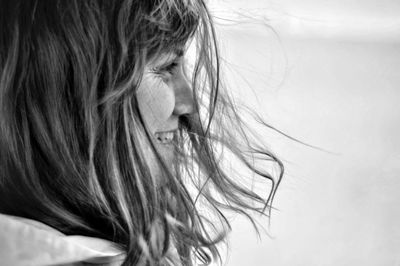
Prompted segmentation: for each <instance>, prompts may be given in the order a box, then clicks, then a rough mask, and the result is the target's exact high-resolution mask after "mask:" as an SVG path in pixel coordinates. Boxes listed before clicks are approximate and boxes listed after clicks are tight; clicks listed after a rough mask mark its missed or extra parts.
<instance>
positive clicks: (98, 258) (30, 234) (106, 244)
mask: <svg viewBox="0 0 400 266" xmlns="http://www.w3.org/2000/svg"><path fill="white" fill-rule="evenodd" d="M0 239H1V241H0V258H1V261H2V263H4V265H15V266H18V265H24V266H25V265H26V266H28V265H54V264H57V265H79V264H80V263H83V264H84V263H85V262H87V263H90V264H95V265H99V264H100V265H113V266H114V265H120V264H121V263H122V261H123V259H124V253H123V252H122V251H121V250H119V249H118V248H117V247H116V246H115V244H114V243H112V242H110V241H107V240H104V239H99V238H92V237H85V236H66V235H64V234H63V233H61V232H59V231H57V230H56V229H54V228H52V227H50V226H47V225H45V224H43V223H40V222H38V221H34V220H29V219H25V218H20V217H15V216H10V215H4V214H0Z"/></svg>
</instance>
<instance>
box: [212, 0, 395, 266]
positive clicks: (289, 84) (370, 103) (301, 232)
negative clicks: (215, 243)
mask: <svg viewBox="0 0 400 266" xmlns="http://www.w3.org/2000/svg"><path fill="white" fill-rule="evenodd" d="M210 2H211V1H210ZM210 4H211V7H212V12H213V14H214V15H215V16H216V17H217V18H218V19H217V23H218V32H219V35H220V42H221V47H222V52H223V54H224V58H226V61H227V62H225V69H226V75H227V80H229V83H230V84H232V85H233V86H232V88H234V90H235V93H236V95H238V96H239V97H240V98H241V99H244V101H245V102H246V103H247V104H249V105H251V106H252V107H254V108H256V109H257V110H259V111H260V112H261V114H262V115H263V116H264V118H265V119H266V120H267V121H268V122H269V123H270V124H272V125H273V126H275V127H277V128H279V129H280V130H283V131H284V132H286V133H288V134H289V135H290V136H292V137H295V138H297V139H300V140H302V141H304V142H306V143H309V144H311V145H314V146H318V147H320V148H322V149H324V150H327V151H329V152H324V151H319V150H316V149H312V148H309V147H306V146H304V145H302V144H299V143H296V142H293V141H291V140H288V139H285V138H284V137H282V136H279V134H269V135H268V137H266V142H267V143H268V144H269V145H270V146H271V148H272V149H273V150H274V151H275V153H276V154H277V155H278V156H280V158H281V159H283V160H284V161H285V164H286V169H287V171H286V175H285V177H284V180H283V182H282V184H281V186H280V189H279V190H278V193H277V196H276V200H275V207H276V208H278V209H279V210H278V211H274V212H273V214H272V220H271V228H270V230H269V233H270V234H271V236H267V235H262V237H261V239H258V237H257V236H256V235H255V233H254V231H253V230H252V227H251V225H250V224H248V223H245V222H244V221H243V220H241V219H239V218H237V219H236V220H235V221H234V223H233V233H232V234H231V237H230V238H231V245H230V254H229V256H228V257H229V258H228V259H229V260H228V263H227V265H229V266H243V265H244V266H247V265H255V266H258V265H260V266H264V265H271V266H286V265H290V266H296V265H299V266H302V265H304V266H314V265H326V266H346V265H349V266H350V265H351V266H358V265H362V266H381V265H395V266H396V265H397V266H398V265H400V207H399V206H400V1H399V0H303V1H299V0H275V1H269V0H263V1H262V0H259V1H256V0H225V1H213V2H211V3H210ZM260 222H262V223H264V224H267V220H266V219H263V220H260Z"/></svg>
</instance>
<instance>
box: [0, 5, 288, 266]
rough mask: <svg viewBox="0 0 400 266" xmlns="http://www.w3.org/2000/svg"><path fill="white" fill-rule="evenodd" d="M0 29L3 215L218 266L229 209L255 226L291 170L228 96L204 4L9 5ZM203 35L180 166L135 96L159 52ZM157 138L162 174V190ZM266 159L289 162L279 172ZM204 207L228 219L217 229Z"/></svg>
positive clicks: (153, 261) (168, 259)
mask: <svg viewBox="0 0 400 266" xmlns="http://www.w3.org/2000/svg"><path fill="white" fill-rule="evenodd" d="M0 25H1V32H0V70H1V76H0V125H1V127H0V152H1V155H0V169H1V172H0V212H2V213H6V214H11V215H17V216H22V217H26V218H31V219H35V220H38V221H41V222H44V223H46V224H48V225H50V226H52V227H54V228H57V229H58V230H60V231H62V232H63V233H65V234H80V235H86V236H92V237H99V238H103V239H107V240H110V241H113V242H115V243H116V244H117V245H119V247H120V248H121V249H123V250H124V251H125V252H126V255H127V256H126V260H125V262H124V265H148V264H149V265H168V263H170V264H176V263H178V262H180V263H182V264H183V265H192V263H193V259H194V257H193V252H194V254H197V255H198V256H199V257H201V259H202V260H203V261H205V262H209V261H210V255H209V252H207V251H206V250H207V249H208V250H209V251H210V252H211V254H212V255H213V256H216V255H217V254H218V251H217V248H216V243H218V242H219V241H221V240H222V239H224V236H225V233H226V231H227V230H226V226H227V227H229V222H228V220H227V219H226V218H225V216H224V214H223V212H222V210H223V209H227V210H233V211H235V212H239V213H241V214H244V215H246V216H247V217H248V218H249V219H250V220H251V221H253V219H252V218H251V216H250V212H251V211H256V212H259V213H265V214H267V215H268V212H266V210H268V209H269V208H270V204H271V202H272V199H273V196H274V193H275V190H276V188H277V186H278V184H279V181H280V178H281V176H282V174H283V166H282V164H281V162H280V161H279V160H278V159H277V158H276V157H275V156H274V155H273V154H271V153H270V152H269V151H268V150H267V149H266V148H265V147H264V145H263V144H262V141H257V139H255V138H253V137H251V136H250V135H249V134H250V133H249V131H248V129H247V127H246V126H245V124H244V123H243V122H242V119H241V118H240V116H239V114H238V113H237V112H236V108H235V106H234V104H233V103H232V101H231V100H230V98H229V97H228V95H227V94H226V93H225V92H224V90H223V87H222V82H221V78H220V70H219V55H218V50H217V44H216V38H215V32H214V28H213V22H212V17H211V16H210V13H209V11H208V9H207V7H206V5H205V3H204V1H203V0H112V1H110V0H0ZM191 39H194V40H195V41H196V47H197V52H196V61H195V65H194V68H193V71H192V72H193V73H190V74H188V75H190V76H191V77H192V87H193V91H194V98H195V102H196V112H195V114H194V115H187V116H182V117H181V127H180V135H179V142H178V143H179V146H178V147H176V152H177V154H178V158H179V160H178V161H177V162H176V167H175V168H174V171H171V170H169V169H168V168H167V167H166V165H165V163H164V162H163V159H162V158H161V156H160V155H158V154H157V151H156V149H155V147H154V143H153V142H152V140H151V139H150V137H149V132H148V129H147V127H146V125H145V122H144V121H143V118H142V116H141V114H140V110H139V109H138V103H137V99H136V97H135V94H136V89H137V88H138V86H139V84H140V82H141V78H142V75H143V70H144V67H145V65H146V62H147V61H148V60H149V59H150V58H155V57H157V56H159V55H160V54H161V53H165V52H168V51H172V50H175V49H177V48H179V47H184V46H185V45H186V44H187V43H188V41H189V40H191ZM233 129H234V131H233ZM145 142H146V143H150V144H151V145H152V147H153V152H154V153H155V155H156V156H157V157H156V158H158V164H159V166H160V167H162V169H164V171H163V173H162V174H163V178H164V179H165V180H167V181H166V182H164V185H162V186H160V185H159V184H157V181H156V180H155V178H154V177H153V176H152V174H151V172H150V169H149V166H148V164H147V162H146V158H145V157H144V155H143V151H142V148H143V145H145V144H146V143H145ZM222 149H224V150H223V151H222ZM229 151H230V152H229ZM228 153H229V154H231V155H232V158H236V160H237V161H238V162H241V163H243V165H245V166H246V167H247V168H248V169H249V170H250V171H251V172H253V173H254V174H255V175H256V176H259V177H263V178H267V179H268V180H271V182H272V188H271V191H270V192H269V194H268V195H267V196H260V195H258V194H256V193H255V192H253V191H252V190H251V189H249V188H246V187H245V186H243V185H242V184H240V182H238V181H237V180H236V179H235V178H236V175H235V173H234V172H230V171H227V170H226V169H225V168H224V167H223V164H222V163H221V160H222V159H225V160H226V158H221V156H226V154H228ZM258 160H261V161H272V162H275V163H277V164H278V166H279V168H280V171H279V173H278V177H276V178H273V176H271V174H269V173H268V172H267V171H264V170H262V169H261V168H258V166H257V165H258V164H256V163H255V162H256V161H258ZM191 188H193V189H191ZM199 202H202V204H204V205H205V206H207V210H208V211H213V213H215V216H214V218H220V221H221V222H222V225H226V226H225V227H222V228H218V227H217V226H213V222H214V220H212V219H211V218H208V217H206V216H204V215H202V214H201V212H200V208H199V207H198V204H199ZM254 202H256V203H261V205H260V206H256V205H254V204H253V203H254ZM212 230H215V232H216V234H213V233H212ZM171 249H176V251H177V255H179V256H178V258H174V255H173V252H171Z"/></svg>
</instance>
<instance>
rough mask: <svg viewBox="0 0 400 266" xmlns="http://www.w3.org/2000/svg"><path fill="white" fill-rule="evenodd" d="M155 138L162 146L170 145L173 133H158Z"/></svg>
mask: <svg viewBox="0 0 400 266" xmlns="http://www.w3.org/2000/svg"><path fill="white" fill-rule="evenodd" d="M156 138H157V140H158V141H159V142H161V143H162V144H170V143H171V142H172V140H173V139H174V132H173V131H169V132H159V133H156Z"/></svg>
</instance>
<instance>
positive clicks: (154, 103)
mask: <svg viewBox="0 0 400 266" xmlns="http://www.w3.org/2000/svg"><path fill="white" fill-rule="evenodd" d="M136 97H137V100H138V104H139V110H140V112H141V114H142V116H143V119H144V121H145V122H146V123H147V125H148V126H149V128H150V130H152V131H156V130H157V129H160V127H162V126H163V124H165V122H166V121H167V120H168V118H169V117H170V116H171V115H172V112H173V110H174V107H175V95H174V93H173V91H172V90H171V89H170V88H169V86H168V85H166V84H165V83H164V82H163V81H161V80H160V79H159V78H156V77H151V76H150V77H149V76H146V75H145V76H144V78H143V80H142V83H141V85H140V87H139V88H138V90H137V95H136Z"/></svg>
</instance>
